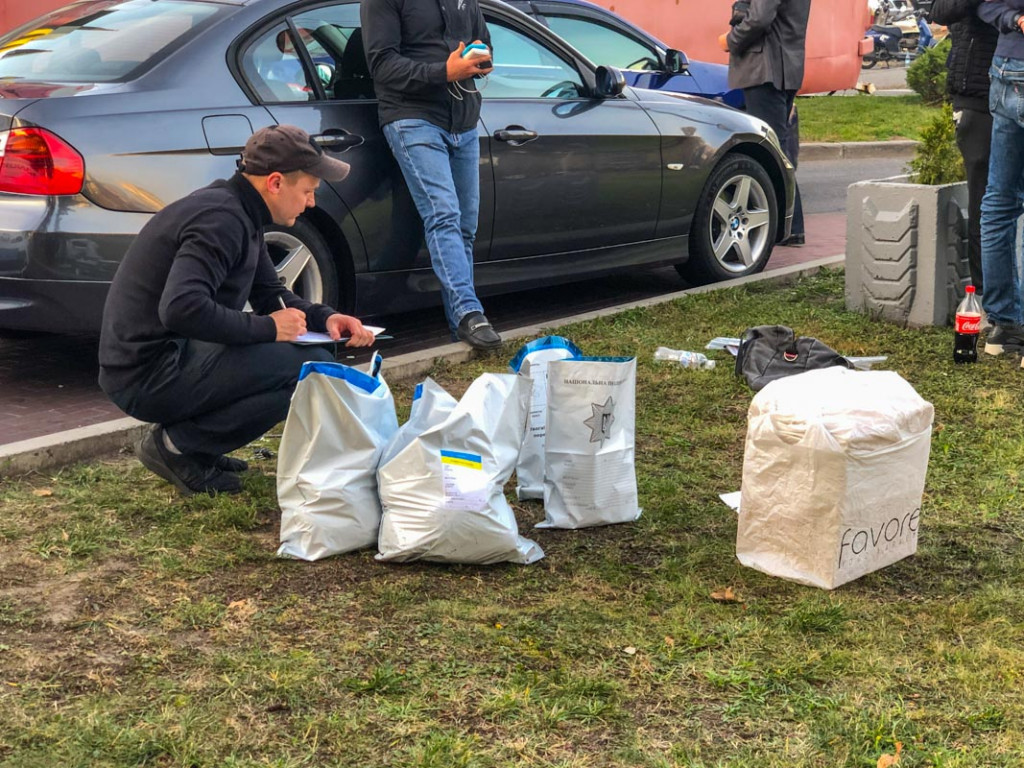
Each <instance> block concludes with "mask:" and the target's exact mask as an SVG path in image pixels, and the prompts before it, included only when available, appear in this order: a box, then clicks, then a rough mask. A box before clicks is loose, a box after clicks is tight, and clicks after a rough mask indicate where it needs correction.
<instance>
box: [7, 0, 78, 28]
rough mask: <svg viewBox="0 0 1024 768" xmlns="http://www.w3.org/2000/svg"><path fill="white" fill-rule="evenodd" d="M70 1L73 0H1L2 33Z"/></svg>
mask: <svg viewBox="0 0 1024 768" xmlns="http://www.w3.org/2000/svg"><path fill="white" fill-rule="evenodd" d="M70 2H71V0H0V34H2V33H4V32H7V31H9V30H11V29H14V28H15V27H17V26H18V25H20V24H24V23H25V22H26V21H31V20H32V19H34V18H35V17H36V16H42V15H43V14H44V13H47V12H49V11H52V10H54V9H56V8H60V7H61V6H62V5H67V4H68V3H70Z"/></svg>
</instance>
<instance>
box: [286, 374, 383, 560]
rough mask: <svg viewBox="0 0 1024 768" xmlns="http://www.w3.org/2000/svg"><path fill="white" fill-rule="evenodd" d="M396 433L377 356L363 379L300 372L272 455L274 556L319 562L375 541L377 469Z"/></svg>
mask: <svg viewBox="0 0 1024 768" xmlns="http://www.w3.org/2000/svg"><path fill="white" fill-rule="evenodd" d="M397 431H398V418H397V416H396V415H395V402H394V399H393V398H392V396H391V390H390V389H389V388H388V385H387V382H385V381H384V379H383V378H382V377H381V376H380V355H375V356H374V358H373V360H372V361H371V364H370V371H369V373H364V372H363V371H360V370H357V369H356V368H351V367H349V366H347V365H342V364H341V363H325V362H310V363H306V364H305V365H303V366H302V371H301V373H300V374H299V383H298V385H297V386H296V387H295V394H293V395H292V402H291V408H290V409H289V411H288V419H287V421H286V422H285V426H284V434H283V436H282V437H281V447H280V451H279V453H278V457H277V498H278V503H279V504H280V505H281V546H280V547H279V548H278V550H277V554H278V557H292V558H298V559H300V560H319V559H320V558H323V557H330V556H331V555H337V554H341V553H342V552H350V551H352V550H355V549H362V548H363V547H369V546H373V545H374V544H375V543H376V542H377V530H378V528H379V527H380V516H381V508H380V500H379V497H378V495H377V465H378V463H379V459H380V455H381V452H382V451H383V450H384V447H385V446H386V445H387V443H388V442H389V441H390V440H391V438H392V437H393V436H394V434H395V433H396V432H397Z"/></svg>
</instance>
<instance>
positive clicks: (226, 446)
mask: <svg viewBox="0 0 1024 768" xmlns="http://www.w3.org/2000/svg"><path fill="white" fill-rule="evenodd" d="M348 171H349V166H348V164H346V163H343V162H341V161H339V160H334V159H332V158H329V157H327V156H326V155H324V154H323V151H322V150H321V149H320V147H319V146H317V145H316V143H315V142H313V141H312V140H311V139H310V137H309V135H308V134H306V133H305V132H304V131H303V130H301V129H300V128H297V127H295V126H289V125H280V126H270V127H269V128H262V129H260V130H259V131H257V132H256V133H254V134H253V135H252V136H251V137H250V139H249V141H248V142H247V143H246V145H245V148H244V149H243V151H242V158H241V160H240V161H239V172H238V173H236V174H235V175H234V176H232V177H231V178H230V179H227V180H220V181H216V182H214V183H213V184H211V185H210V186H208V187H204V188H202V189H200V190H197V191H196V192H193V193H192V194H190V195H188V196H187V197H185V198H183V199H181V200H178V201H177V202H175V203H172V204H171V205H168V206H167V207H166V208H164V209H163V210H162V211H160V212H159V213H157V214H156V215H155V216H153V218H152V219H150V221H149V222H147V224H146V225H145V226H144V227H143V228H142V231H141V232H139V235H138V237H137V238H136V239H135V241H134V242H133V243H132V245H131V247H130V248H129V249H128V252H127V254H126V255H125V258H124V261H123V262H122V263H121V265H120V267H119V268H118V270H117V274H116V275H115V276H114V281H113V284H112V285H111V287H110V293H109V295H108V296H107V303H106V306H105V307H104V310H103V326H102V331H101V335H100V348H99V362H100V375H99V382H100V386H101V387H102V388H103V391H104V392H106V393H107V395H108V396H109V397H110V399H111V400H113V401H114V403H115V404H116V405H117V406H118V407H119V408H121V409H122V410H123V411H124V412H125V413H127V414H129V415H130V416H134V417H135V418H137V419H140V420H141V421H149V422H153V423H154V424H155V426H154V427H153V429H151V430H149V431H147V433H146V434H145V436H144V437H143V439H142V440H141V441H140V443H139V445H138V446H137V447H136V453H137V455H138V458H139V460H140V461H141V462H142V463H143V465H144V466H145V467H146V468H148V469H149V470H151V471H152V472H154V473H156V474H157V475H159V476H160V477H162V478H164V479H165V480H167V481H168V482H170V483H172V484H173V485H174V486H175V487H176V488H178V490H179V491H181V492H182V493H184V494H191V493H211V494H212V493H235V492H237V491H239V490H240V489H241V483H240V481H239V478H238V476H237V474H235V473H236V472H240V471H243V470H245V469H246V464H245V462H243V461H241V460H239V459H232V458H229V457H226V456H224V455H223V454H225V453H228V452H230V451H233V450H235V449H237V448H240V447H241V446H243V445H245V444H247V443H249V442H251V441H252V440H254V439H256V438H258V437H259V436H261V435H262V434H264V433H265V432H266V431H267V430H268V429H269V428H270V427H272V426H273V425H275V424H277V423H278V422H280V421H281V420H283V419H284V418H285V416H286V415H287V413H288V404H289V401H290V399H291V395H292V392H293V390H294V389H295V384H296V381H297V380H298V376H299V370H300V368H301V367H302V364H303V363H304V362H306V361H307V360H330V359H332V357H331V355H330V354H329V353H328V352H327V351H326V350H324V349H323V348H320V347H310V346H298V345H295V344H290V343H288V342H291V341H293V340H294V339H295V338H297V337H298V336H299V335H300V334H302V333H305V332H306V330H307V328H308V329H309V330H315V331H326V332H327V333H328V334H329V335H330V336H331V337H332V338H334V339H338V338H340V337H341V336H350V337H351V338H350V340H349V342H348V346H350V347H365V346H368V345H370V344H372V343H373V334H372V333H371V332H370V331H368V330H366V329H365V328H364V327H363V324H362V323H361V322H359V320H357V319H356V318H354V317H349V316H347V315H343V314H340V313H338V312H336V311H335V310H334V309H332V308H331V307H328V306H325V305H323V304H312V303H310V302H308V301H304V300H303V299H300V298H299V297H298V296H296V295H295V294H294V293H292V292H291V291H289V290H288V289H286V288H285V287H284V286H282V285H281V282H280V280H279V279H278V277H277V274H276V272H275V271H274V265H273V263H272V262H271V260H270V256H269V254H268V253H267V246H266V243H265V242H264V239H263V228H264V227H266V226H267V225H268V224H271V223H274V224H279V225H284V226H291V225H292V224H294V223H295V219H296V218H297V217H298V216H299V214H301V213H302V212H303V211H305V210H306V209H307V208H310V207H312V206H313V204H314V193H315V192H316V189H317V187H318V186H319V184H320V180H321V179H324V180H327V181H340V180H342V179H343V178H345V176H346V175H347V174H348ZM247 301H248V302H249V304H250V306H251V307H252V310H253V311H252V312H247V311H244V307H245V304H246V302H247Z"/></svg>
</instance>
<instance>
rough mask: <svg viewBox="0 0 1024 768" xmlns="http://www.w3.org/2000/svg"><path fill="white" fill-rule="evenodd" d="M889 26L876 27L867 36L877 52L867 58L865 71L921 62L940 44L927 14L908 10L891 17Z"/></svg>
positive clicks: (879, 25)
mask: <svg viewBox="0 0 1024 768" xmlns="http://www.w3.org/2000/svg"><path fill="white" fill-rule="evenodd" d="M887 22H888V23H885V24H872V25H871V28H870V29H869V30H868V31H867V32H866V33H865V34H866V36H867V37H870V38H871V39H872V41H873V44H874V48H873V50H872V51H871V52H870V53H868V54H867V55H866V56H864V60H863V61H862V62H861V68H862V69H871V68H872V67H874V66H875V65H876V64H878V63H879V62H885V63H886V65H887V66H888V65H890V64H891V63H892V62H894V61H896V62H899V61H909V60H910V59H914V58H917V56H919V55H920V54H922V53H924V51H925V50H927V49H928V48H931V47H932V46H933V45H935V44H936V40H935V36H934V35H933V34H932V31H931V28H930V27H929V26H928V22H927V21H926V20H925V16H924V13H922V12H921V11H919V10H916V9H913V8H908V9H904V10H902V11H897V12H895V13H893V14H891V15H888V16H887Z"/></svg>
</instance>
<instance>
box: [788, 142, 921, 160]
mask: <svg viewBox="0 0 1024 768" xmlns="http://www.w3.org/2000/svg"><path fill="white" fill-rule="evenodd" d="M917 144H918V142H916V141H913V140H911V139H901V140H899V141H837V142H809V143H807V144H801V145H800V161H801V162H802V161H804V160H842V159H858V158H866V157H907V158H909V157H911V156H912V155H913V154H914V152H915V151H917Z"/></svg>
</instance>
